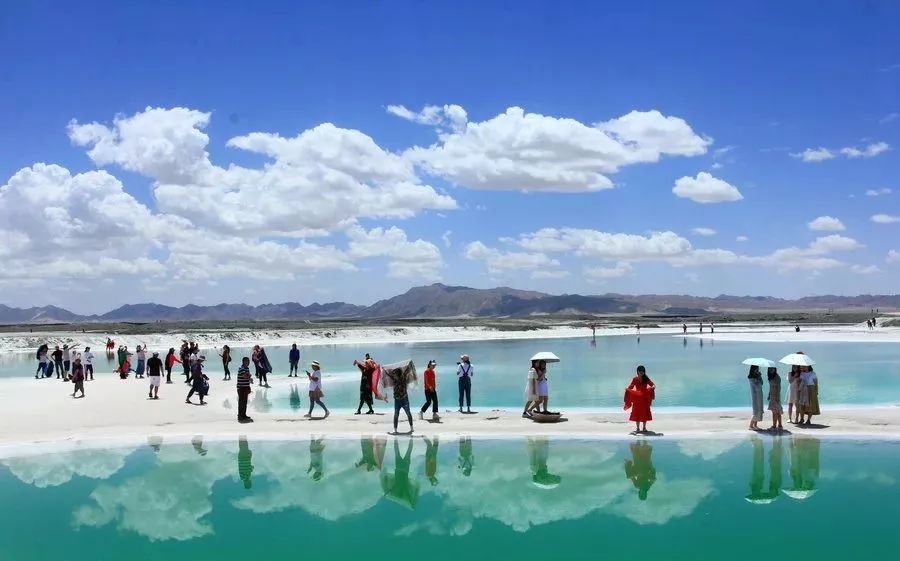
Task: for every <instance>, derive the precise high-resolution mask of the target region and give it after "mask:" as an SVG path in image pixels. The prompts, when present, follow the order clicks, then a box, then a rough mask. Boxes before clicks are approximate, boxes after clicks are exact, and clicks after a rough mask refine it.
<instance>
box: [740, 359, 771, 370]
mask: <svg viewBox="0 0 900 561" xmlns="http://www.w3.org/2000/svg"><path fill="white" fill-rule="evenodd" d="M741 364H746V365H747V366H759V367H760V368H777V367H778V363H777V362H775V361H774V360H769V359H767V358H746V359H744V362H742V363H741Z"/></svg>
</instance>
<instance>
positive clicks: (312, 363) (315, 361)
mask: <svg viewBox="0 0 900 561" xmlns="http://www.w3.org/2000/svg"><path fill="white" fill-rule="evenodd" d="M309 365H310V366H312V367H313V368H319V361H317V360H314V361H312V362H310V363H309Z"/></svg>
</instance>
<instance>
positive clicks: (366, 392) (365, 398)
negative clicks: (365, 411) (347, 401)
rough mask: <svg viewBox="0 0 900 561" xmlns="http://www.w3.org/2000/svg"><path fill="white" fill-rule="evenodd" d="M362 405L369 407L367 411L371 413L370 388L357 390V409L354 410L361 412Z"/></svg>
mask: <svg viewBox="0 0 900 561" xmlns="http://www.w3.org/2000/svg"><path fill="white" fill-rule="evenodd" d="M363 404H366V405H368V406H369V411H372V387H371V386H369V387H368V388H367V389H360V390H359V407H357V408H356V410H357V411H362V406H363Z"/></svg>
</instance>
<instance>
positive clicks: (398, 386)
mask: <svg viewBox="0 0 900 561" xmlns="http://www.w3.org/2000/svg"><path fill="white" fill-rule="evenodd" d="M381 376H382V378H381V379H382V382H383V384H384V386H385V387H392V388H393V389H394V434H398V433H397V422H398V421H399V420H400V410H401V409H403V410H404V411H406V419H407V420H408V421H409V434H412V433H413V418H412V413H411V412H410V411H409V393H408V391H407V387H408V386H409V384H415V383H416V382H417V381H418V380H417V378H416V367H415V365H414V364H413V362H412V361H411V360H408V361H404V362H398V363H394V364H389V365H387V366H384V365H383V366H382V367H381Z"/></svg>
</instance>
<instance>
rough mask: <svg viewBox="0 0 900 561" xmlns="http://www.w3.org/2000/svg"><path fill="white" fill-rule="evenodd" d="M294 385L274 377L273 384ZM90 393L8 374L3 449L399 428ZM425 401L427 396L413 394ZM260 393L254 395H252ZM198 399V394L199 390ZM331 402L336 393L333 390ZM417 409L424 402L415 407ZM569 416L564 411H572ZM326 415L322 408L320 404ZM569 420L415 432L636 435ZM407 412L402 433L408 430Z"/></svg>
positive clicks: (709, 421) (164, 393) (2, 396)
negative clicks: (75, 393)
mask: <svg viewBox="0 0 900 561" xmlns="http://www.w3.org/2000/svg"><path fill="white" fill-rule="evenodd" d="M281 384H284V385H287V384H289V382H288V381H287V380H275V381H273V386H274V385H281ZM85 385H86V393H87V397H86V398H84V399H73V398H72V397H71V396H70V394H71V392H72V384H70V383H64V382H61V381H57V380H56V379H52V380H35V379H33V378H13V379H4V380H0V409H2V410H3V413H4V415H3V419H4V422H3V423H0V456H2V455H8V454H10V453H14V451H15V450H18V451H19V453H34V451H35V450H38V449H41V448H42V446H41V444H46V445H51V444H52V445H58V444H60V443H70V444H71V443H74V442H78V443H82V442H84V441H96V442H101V443H114V442H131V441H146V439H147V437H148V436H164V437H167V438H175V439H178V438H185V439H187V438H190V437H192V436H194V435H203V436H204V437H205V438H211V439H217V438H234V437H236V436H238V435H248V436H251V437H253V438H257V439H292V438H308V437H309V435H311V434H315V435H330V436H358V435H364V434H385V433H387V432H388V431H390V430H391V429H392V426H391V421H392V413H393V407H392V406H391V405H387V406H385V405H380V406H378V409H379V412H380V413H385V414H384V415H372V416H366V415H360V416H356V415H353V414H352V412H350V411H347V410H346V409H344V410H341V409H340V406H341V405H346V404H337V403H332V404H331V405H332V406H336V410H335V411H334V412H333V414H332V416H331V417H330V418H328V419H326V420H306V419H304V418H303V417H302V414H303V413H304V412H305V408H306V406H307V405H308V400H307V398H306V396H305V395H304V396H303V398H302V402H303V403H302V404H303V410H301V411H296V412H294V411H290V412H285V411H275V412H269V413H260V412H256V411H253V410H252V409H251V411H250V414H251V415H252V416H253V417H254V418H255V420H256V422H255V423H252V424H239V423H237V421H236V419H235V417H236V409H235V408H236V395H235V390H234V386H233V382H232V383H226V382H217V383H215V384H214V386H213V390H214V393H213V395H211V396H210V397H209V398H208V401H209V404H208V405H206V406H203V407H201V406H199V405H188V404H186V403H184V398H185V395H186V393H187V386H186V385H185V384H184V383H182V382H176V383H174V384H170V385H167V384H163V386H162V388H161V391H160V399H159V400H149V399H148V398H147V384H146V383H145V380H136V379H133V378H132V379H128V380H124V381H123V380H118V379H115V378H112V377H111V376H110V375H109V374H103V375H102V377H100V378H97V380H96V381H93V382H86V384H85ZM413 396H414V399H413V402H414V403H418V402H419V399H418V397H420V396H419V395H418V393H414V394H413ZM251 400H252V396H251ZM194 401H195V402H196V401H197V398H196V396H195V397H194ZM326 402H327V397H326ZM823 410H824V415H822V416H821V417H818V418H817V419H816V420H817V421H818V422H820V423H821V424H822V425H827V426H823V427H819V428H798V427H793V426H790V427H788V428H789V430H791V431H792V432H793V433H794V434H800V433H803V434H809V435H814V436H820V437H826V436H827V437H866V438H890V439H894V438H900V407H893V406H885V407H872V408H858V407H857V408H844V409H833V410H832V409H829V408H828V406H827V404H823ZM413 411H414V414H415V413H416V410H415V405H414V407H413ZM563 412H564V413H565V409H563ZM316 414H317V415H321V410H320V409H317V411H316ZM748 414H749V412H748V411H745V410H743V409H734V410H697V411H681V412H677V413H676V412H669V411H666V410H664V409H661V410H657V411H656V420H655V421H653V422H652V423H650V428H651V429H652V430H654V431H657V432H659V433H662V435H664V437H665V438H732V437H735V436H744V435H746V434H748V432H747V430H746V426H747V416H748ZM566 416H567V417H568V419H569V421H568V422H565V423H559V424H537V423H534V422H532V421H530V420H527V419H522V418H521V417H520V412H519V411H518V410H481V411H479V413H478V414H475V415H462V414H459V413H456V412H446V413H444V414H443V417H442V421H441V422H440V423H429V422H422V421H419V420H418V419H417V418H416V434H426V435H428V434H436V435H441V436H459V435H472V436H479V437H512V436H523V435H527V436H531V435H552V436H556V437H569V438H610V439H615V438H629V432H630V431H631V430H632V426H633V425H632V424H631V423H629V422H628V421H627V414H626V413H625V412H621V411H617V412H606V413H603V412H592V413H588V412H575V413H572V414H567V415H566ZM403 421H404V419H401V430H403V428H404V424H405V423H404V422H403Z"/></svg>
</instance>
